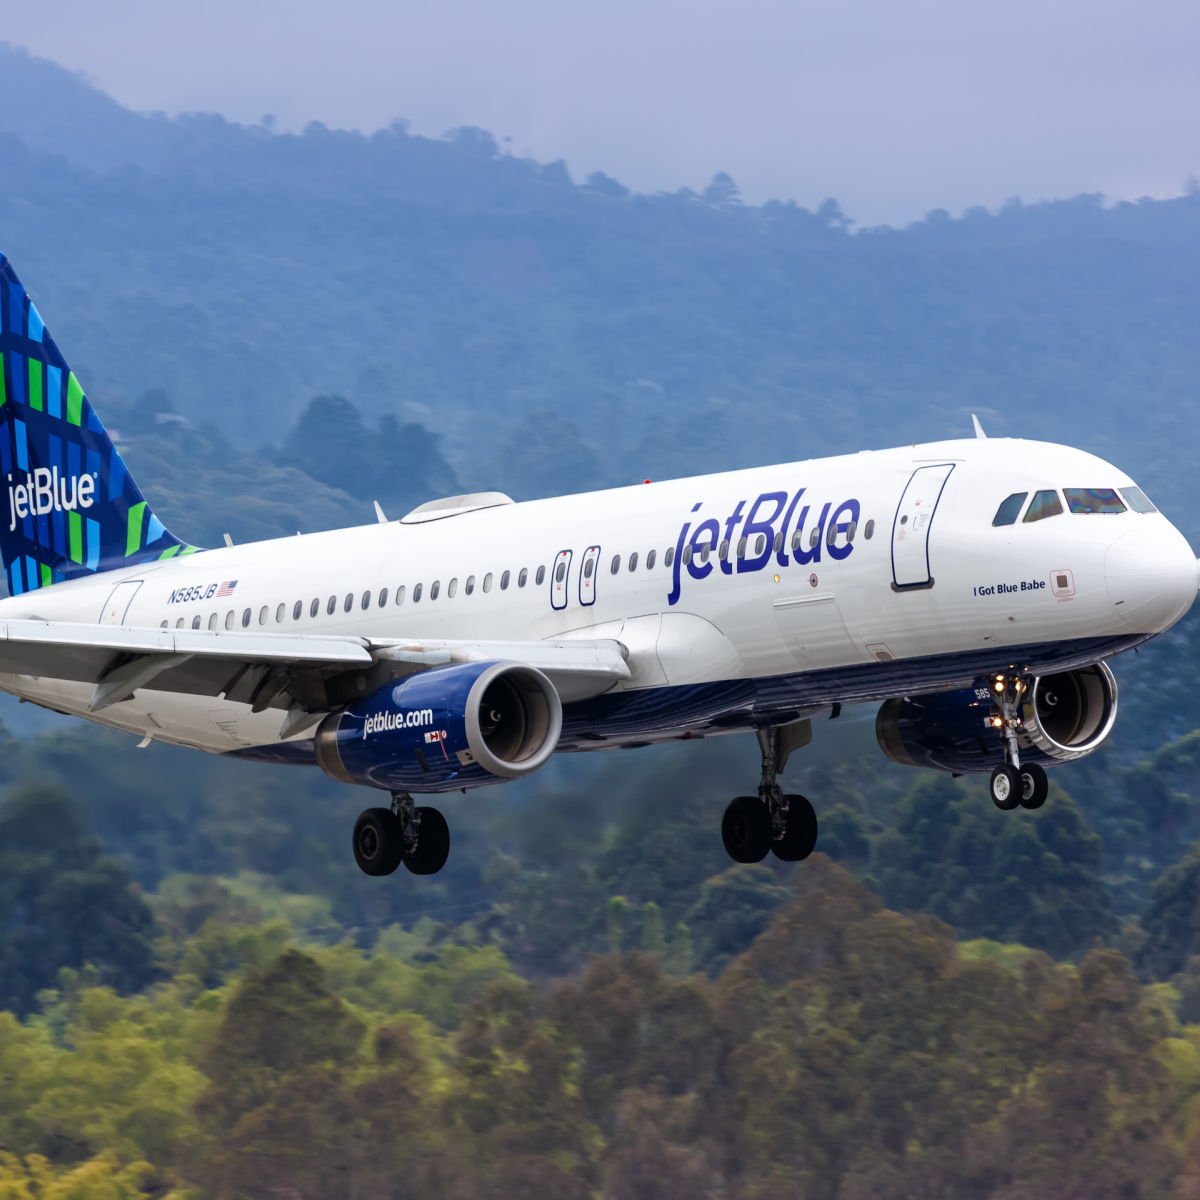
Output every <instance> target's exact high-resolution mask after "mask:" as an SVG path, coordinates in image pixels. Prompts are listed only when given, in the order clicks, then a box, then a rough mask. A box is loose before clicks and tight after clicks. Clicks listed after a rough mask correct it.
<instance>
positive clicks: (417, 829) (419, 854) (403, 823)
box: [353, 792, 450, 875]
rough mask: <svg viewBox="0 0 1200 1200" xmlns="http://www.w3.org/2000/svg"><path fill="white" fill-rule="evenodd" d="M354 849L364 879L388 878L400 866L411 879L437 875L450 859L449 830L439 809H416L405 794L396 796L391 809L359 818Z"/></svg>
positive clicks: (372, 810)
mask: <svg viewBox="0 0 1200 1200" xmlns="http://www.w3.org/2000/svg"><path fill="white" fill-rule="evenodd" d="M353 847H354V861H355V862H356V863H358V867H359V870H361V871H362V872H363V873H364V874H366V875H391V874H392V872H393V871H395V870H396V868H397V867H398V866H399V865H400V864H401V863H403V864H404V865H405V866H406V867H407V868H408V869H409V870H410V871H411V872H412V873H413V874H414V875H436V874H437V873H438V871H440V870H441V869H442V868H443V867H444V866H445V865H446V859H448V858H449V857H450V828H449V826H448V825H447V824H446V818H445V817H444V816H442V814H441V812H439V811H438V809H436V808H428V807H421V808H418V807H416V806H415V805H414V804H413V798H412V797H411V796H410V795H409V794H408V793H407V792H396V793H394V794H393V796H392V807H391V808H368V809H365V810H364V811H363V812H362V813H360V814H359V818H358V820H357V821H356V822H355V823H354V840H353Z"/></svg>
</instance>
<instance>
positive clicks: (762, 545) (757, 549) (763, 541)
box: [754, 533, 767, 554]
mask: <svg viewBox="0 0 1200 1200" xmlns="http://www.w3.org/2000/svg"><path fill="white" fill-rule="evenodd" d="M766 548H767V535H766V534H765V533H760V534H759V535H758V537H757V538H756V539H755V541H754V553H755V554H761V553H762V552H763V551H764V550H765V549H766Z"/></svg>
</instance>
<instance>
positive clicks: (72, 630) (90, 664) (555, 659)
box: [0, 620, 631, 711]
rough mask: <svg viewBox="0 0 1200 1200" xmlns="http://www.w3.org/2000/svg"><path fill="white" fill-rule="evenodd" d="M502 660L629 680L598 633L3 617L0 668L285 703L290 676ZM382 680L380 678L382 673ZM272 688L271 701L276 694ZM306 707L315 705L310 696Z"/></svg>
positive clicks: (600, 687) (596, 684) (617, 650)
mask: <svg viewBox="0 0 1200 1200" xmlns="http://www.w3.org/2000/svg"><path fill="white" fill-rule="evenodd" d="M495 659H506V660H512V661H514V662H523V663H527V664H529V665H530V666H535V667H537V668H539V669H540V670H542V671H544V672H545V673H546V674H547V675H548V676H549V677H550V679H551V681H552V682H553V683H554V686H555V687H556V688H557V689H558V690H559V694H560V696H561V698H562V699H563V701H564V702H567V703H569V702H571V701H574V700H580V699H585V698H587V697H590V696H596V695H599V694H600V693H601V692H606V691H608V690H609V689H610V688H612V687H614V686H616V685H618V684H620V683H622V682H626V681H628V680H629V679H630V675H631V673H630V669H629V665H628V663H627V662H626V661H625V651H624V648H623V647H622V645H621V644H620V643H619V642H617V641H612V640H597V641H574V640H567V641H540V642H532V641H531V642H501V641H495V642H491V641H455V640H441V639H417V640H414V639H404V638H373V639H367V638H360V637H337V636H330V635H325V636H315V635H308V634H278V633H258V632H241V631H228V632H224V631H210V630H204V629H135V628H130V627H127V626H123V625H83V624H73V623H69V622H58V621H23V620H22V621H2V622H0V673H3V674H11V675H29V676H34V677H38V678H49V679H63V680H71V681H75V682H79V683H90V684H93V685H96V690H95V692H94V693H93V697H92V704H93V706H94V708H93V711H95V710H96V709H99V708H105V707H108V706H109V705H111V704H119V703H120V702H121V701H123V700H127V699H128V698H129V697H130V696H131V695H132V694H133V691H134V690H135V689H138V688H146V689H149V690H152V691H166V692H179V693H188V694H192V695H207V696H217V695H221V694H226V695H227V696H228V697H229V698H230V699H234V700H240V701H244V702H246V703H249V704H251V705H253V706H255V707H256V709H257V708H261V707H265V706H266V705H268V704H271V703H277V704H280V705H283V706H286V705H287V704H288V703H290V698H289V696H288V692H292V691H294V684H295V680H296V679H297V678H298V677H301V676H304V677H307V678H310V679H311V678H313V677H329V676H332V675H340V674H342V673H344V672H349V673H351V674H353V673H354V672H356V671H357V672H367V671H372V672H374V673H375V674H376V675H378V672H379V671H380V669H382V670H383V671H384V672H386V671H387V669H388V668H389V666H390V667H392V668H393V669H395V671H396V674H397V675H402V674H411V673H413V672H415V671H424V670H431V669H433V668H435V667H438V666H445V665H448V664H450V663H461V662H481V661H488V660H495ZM381 682H382V681H381ZM277 696H278V700H276V697H277ZM307 707H309V708H312V707H313V705H312V704H311V703H310V704H307Z"/></svg>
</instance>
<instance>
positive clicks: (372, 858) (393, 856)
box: [353, 808, 404, 875]
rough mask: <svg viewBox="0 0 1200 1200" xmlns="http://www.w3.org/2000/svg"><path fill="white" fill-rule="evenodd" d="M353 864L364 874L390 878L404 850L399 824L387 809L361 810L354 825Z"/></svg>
mask: <svg viewBox="0 0 1200 1200" xmlns="http://www.w3.org/2000/svg"><path fill="white" fill-rule="evenodd" d="M353 844H354V861H355V862H356V863H358V868H359V870H360V871H362V872H363V873H364V874H366V875H390V874H391V873H392V872H393V871H394V870H395V869H396V868H397V867H398V866H399V865H400V857H401V855H402V853H403V851H404V842H403V836H402V833H401V829H400V822H399V820H398V819H397V818H396V816H395V815H394V814H393V812H392V810H391V809H390V808H368V809H364V810H363V811H362V812H361V813H360V814H359V817H358V820H357V821H355V822H354V843H353Z"/></svg>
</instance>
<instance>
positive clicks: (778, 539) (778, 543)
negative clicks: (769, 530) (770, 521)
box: [775, 529, 783, 554]
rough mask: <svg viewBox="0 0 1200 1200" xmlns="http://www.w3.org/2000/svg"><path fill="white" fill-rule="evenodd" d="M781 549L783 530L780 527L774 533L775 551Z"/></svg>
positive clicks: (777, 551)
mask: <svg viewBox="0 0 1200 1200" xmlns="http://www.w3.org/2000/svg"><path fill="white" fill-rule="evenodd" d="M782 549H783V530H782V529H781V530H780V531H779V532H778V533H777V534H776V535H775V553H776V554H778V553H779V552H780V550H782Z"/></svg>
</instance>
